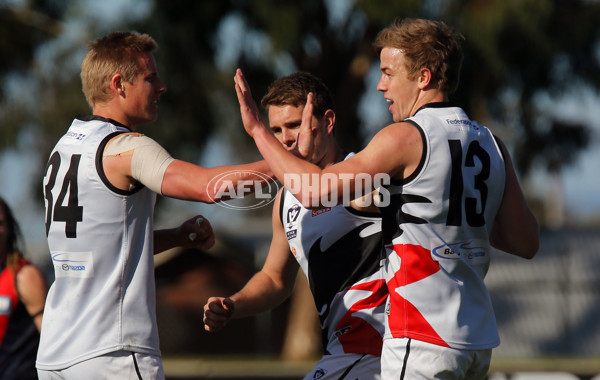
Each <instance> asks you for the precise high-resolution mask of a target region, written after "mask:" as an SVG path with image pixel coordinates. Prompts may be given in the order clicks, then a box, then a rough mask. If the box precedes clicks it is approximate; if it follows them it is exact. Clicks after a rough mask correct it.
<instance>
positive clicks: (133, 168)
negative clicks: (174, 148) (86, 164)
mask: <svg viewBox="0 0 600 380" xmlns="http://www.w3.org/2000/svg"><path fill="white" fill-rule="evenodd" d="M102 166H103V169H104V173H105V174H106V177H107V178H108V180H109V181H110V182H111V183H112V184H113V185H114V186H116V187H118V188H119V189H122V190H129V189H130V188H131V187H132V186H133V185H134V184H135V183H136V181H138V182H141V183H142V184H144V185H145V186H147V187H148V188H150V189H152V190H153V191H155V192H157V193H160V194H162V195H165V196H168V197H172V198H178V199H184V200H189V201H198V202H204V203H213V202H218V201H222V200H225V199H227V198H226V197H224V196H223V194H220V193H219V190H221V193H224V195H228V194H229V193H228V192H224V191H223V190H222V189H223V185H232V186H234V187H235V186H237V185H238V183H239V182H241V181H258V182H260V183H261V184H262V185H265V184H266V183H267V182H268V181H269V180H271V176H272V171H271V170H270V169H269V167H268V166H267V164H266V163H265V162H264V161H258V162H253V163H249V164H242V165H224V166H217V167H213V168H205V167H202V166H198V165H195V164H192V163H190V162H185V161H181V160H176V159H173V158H171V156H170V155H169V154H168V153H167V152H166V151H165V150H164V149H163V148H162V147H161V146H160V145H159V144H158V143H157V142H155V141H154V140H152V139H150V138H148V137H146V136H143V135H141V134H139V133H123V134H121V135H118V136H116V137H114V138H113V139H111V140H110V142H109V143H108V144H107V145H106V148H105V150H104V156H103V160H102ZM217 178H218V179H220V182H218V181H216V180H215V179H217Z"/></svg>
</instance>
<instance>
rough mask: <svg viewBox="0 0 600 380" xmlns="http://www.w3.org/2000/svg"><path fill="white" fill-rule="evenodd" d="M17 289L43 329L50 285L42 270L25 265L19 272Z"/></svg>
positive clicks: (35, 320)
mask: <svg viewBox="0 0 600 380" xmlns="http://www.w3.org/2000/svg"><path fill="white" fill-rule="evenodd" d="M16 281H17V289H18V292H19V298H20V299H21V302H23V305H25V308H26V309H27V312H28V313H29V315H31V316H32V317H33V323H34V324H35V327H37V329H38V331H40V330H41V329H42V316H43V314H44V305H45V304H46V294H47V293H48V286H47V284H46V279H45V278H44V275H43V274H42V272H41V271H40V270H39V269H38V268H37V267H35V266H34V265H25V266H24V267H23V268H21V270H20V271H19V273H18V274H17V280H16Z"/></svg>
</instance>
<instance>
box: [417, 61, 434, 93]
mask: <svg viewBox="0 0 600 380" xmlns="http://www.w3.org/2000/svg"><path fill="white" fill-rule="evenodd" d="M417 81H418V86H419V88H420V89H421V90H424V89H426V88H427V86H429V84H430V83H431V70H429V69H428V68H426V67H423V68H422V69H421V70H419V76H418V77H417Z"/></svg>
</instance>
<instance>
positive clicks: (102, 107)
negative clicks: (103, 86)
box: [92, 103, 135, 131]
mask: <svg viewBox="0 0 600 380" xmlns="http://www.w3.org/2000/svg"><path fill="white" fill-rule="evenodd" d="M115 108H116V107H111V105H110V103H102V104H96V105H94V109H93V111H92V113H93V114H94V115H96V116H100V117H103V118H105V119H111V120H114V121H117V122H119V123H121V124H123V125H124V126H126V127H127V128H129V129H131V130H132V131H135V125H133V124H132V123H130V122H129V119H128V118H127V117H126V116H125V115H124V114H123V113H122V112H115V111H114V109H115Z"/></svg>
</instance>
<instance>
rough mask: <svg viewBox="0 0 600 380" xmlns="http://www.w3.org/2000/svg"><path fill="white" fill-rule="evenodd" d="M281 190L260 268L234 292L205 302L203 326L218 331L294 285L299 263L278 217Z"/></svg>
mask: <svg viewBox="0 0 600 380" xmlns="http://www.w3.org/2000/svg"><path fill="white" fill-rule="evenodd" d="M280 200H281V192H280V193H279V195H278V197H277V199H276V200H275V202H274V205H273V238H272V240H271V246H270V248H269V254H268V255H267V259H266V261H265V264H264V266H263V268H262V269H261V270H260V271H259V272H258V273H256V274H255V275H254V276H253V277H252V278H251V279H250V281H248V283H247V284H246V285H245V286H244V287H243V288H242V289H241V290H240V291H239V292H237V293H235V294H234V295H232V296H231V297H229V298H228V300H230V301H231V303H230V307H227V306H225V307H223V301H224V300H225V298H223V297H211V298H209V299H208V302H207V304H206V305H205V306H204V323H205V326H204V328H205V329H206V330H207V331H218V330H220V329H221V328H222V327H224V326H225V324H226V323H227V322H228V321H229V319H231V318H242V317H248V316H251V315H255V314H258V313H261V312H264V311H267V310H270V309H273V308H274V307H276V306H277V305H279V304H280V303H281V302H283V301H284V300H285V299H287V298H288V297H289V296H290V295H291V293H292V290H293V289H294V284H295V282H296V276H297V274H298V263H297V262H296V260H295V259H294V258H293V257H292V254H291V252H290V248H289V245H288V241H287V238H286V236H285V232H284V230H283V225H282V224H281V219H280V217H279V202H280Z"/></svg>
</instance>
